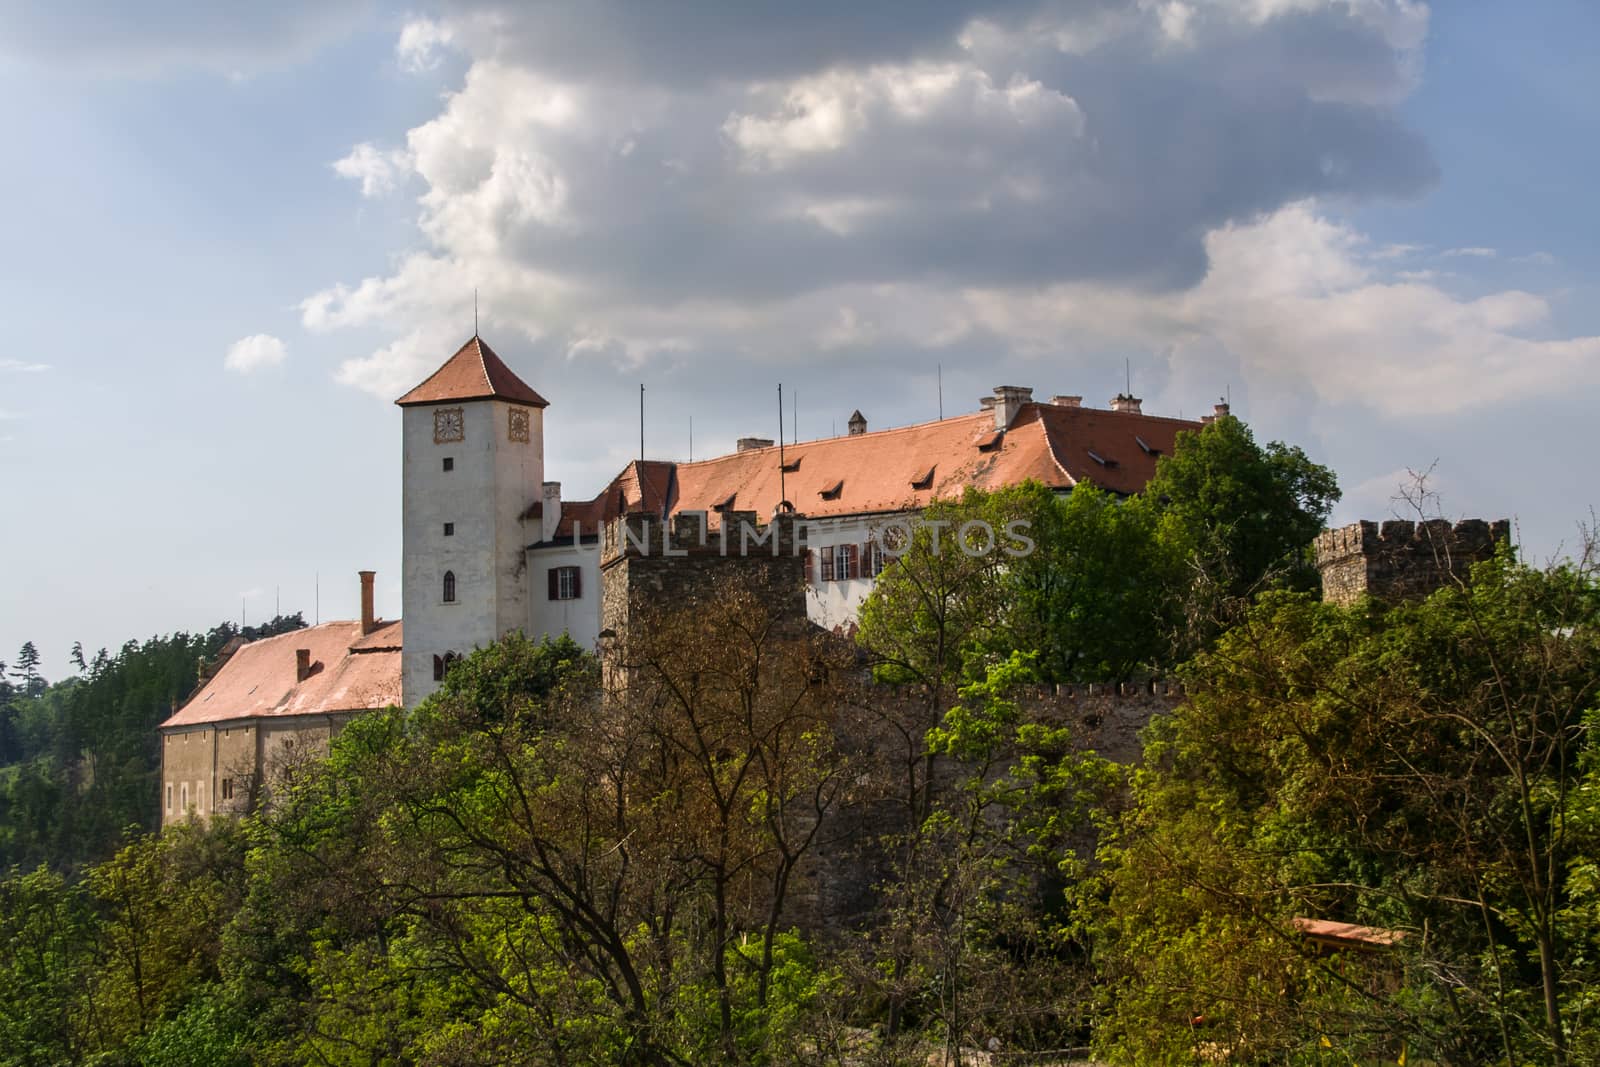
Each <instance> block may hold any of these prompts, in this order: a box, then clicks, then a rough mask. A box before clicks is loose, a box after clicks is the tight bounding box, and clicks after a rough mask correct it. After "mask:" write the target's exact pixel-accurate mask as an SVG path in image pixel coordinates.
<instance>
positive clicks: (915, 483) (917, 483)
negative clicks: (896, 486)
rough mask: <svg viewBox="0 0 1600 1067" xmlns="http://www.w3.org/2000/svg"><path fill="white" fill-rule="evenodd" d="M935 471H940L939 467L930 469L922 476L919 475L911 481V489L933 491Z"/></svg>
mask: <svg viewBox="0 0 1600 1067" xmlns="http://www.w3.org/2000/svg"><path fill="white" fill-rule="evenodd" d="M935 470H938V468H937V467H929V468H928V469H927V470H925V471H923V472H922V473H921V474H918V475H917V476H915V477H914V478H912V479H911V488H913V489H932V488H933V472H934V471H935Z"/></svg>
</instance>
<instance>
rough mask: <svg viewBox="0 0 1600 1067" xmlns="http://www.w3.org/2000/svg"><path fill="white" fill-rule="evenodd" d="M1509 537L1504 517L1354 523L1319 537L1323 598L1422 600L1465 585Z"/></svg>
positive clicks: (1333, 600) (1339, 601)
mask: <svg viewBox="0 0 1600 1067" xmlns="http://www.w3.org/2000/svg"><path fill="white" fill-rule="evenodd" d="M1510 539H1511V523H1509V522H1508V521H1506V520H1505V519H1499V520H1497V521H1495V522H1485V521H1484V520H1483V519H1463V520H1461V521H1460V522H1458V523H1456V524H1455V525H1453V526H1452V525H1451V524H1450V522H1449V521H1447V520H1445V519H1430V520H1429V521H1427V522H1406V521H1403V520H1391V521H1389V522H1385V523H1383V524H1382V525H1381V526H1380V525H1379V524H1378V523H1375V522H1366V521H1362V522H1355V523H1351V524H1350V525H1349V526H1342V527H1340V528H1339V529H1337V530H1324V531H1323V532H1322V533H1320V534H1318V535H1317V539H1316V541H1315V542H1314V545H1313V547H1314V551H1315V553H1316V559H1317V569H1318V570H1319V571H1321V572H1322V598H1323V599H1324V600H1326V601H1328V602H1330V603H1333V604H1353V603H1355V602H1356V601H1358V600H1360V599H1361V597H1362V596H1363V595H1367V596H1372V597H1375V598H1377V599H1379V600H1386V601H1391V602H1393V601H1397V600H1406V599H1409V598H1412V597H1424V596H1427V595H1428V594H1429V593H1431V592H1433V591H1434V590H1435V589H1439V588H1441V587H1442V586H1445V585H1448V584H1450V583H1452V582H1458V581H1466V579H1467V577H1468V575H1469V574H1470V573H1471V570H1472V565H1473V564H1474V563H1478V562H1480V561H1482V560H1486V559H1489V558H1490V557H1491V556H1493V555H1494V552H1495V546H1496V545H1498V544H1499V543H1500V542H1502V541H1509V540H1510Z"/></svg>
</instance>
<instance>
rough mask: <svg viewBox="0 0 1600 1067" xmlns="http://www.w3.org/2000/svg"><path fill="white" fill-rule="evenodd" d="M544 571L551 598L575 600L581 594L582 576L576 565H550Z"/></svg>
mask: <svg viewBox="0 0 1600 1067" xmlns="http://www.w3.org/2000/svg"><path fill="white" fill-rule="evenodd" d="M546 573H547V574H548V575H549V582H550V599H551V600H577V599H578V598H579V597H581V596H582V595H583V577H582V573H581V572H580V571H579V570H578V568H577V567H551V568H550V570H549V571H548V572H546Z"/></svg>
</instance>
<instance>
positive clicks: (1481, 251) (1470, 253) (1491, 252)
mask: <svg viewBox="0 0 1600 1067" xmlns="http://www.w3.org/2000/svg"><path fill="white" fill-rule="evenodd" d="M1499 254H1500V253H1499V252H1498V251H1496V250H1495V249H1493V248H1484V247H1482V246H1481V245H1478V246H1472V247H1468V248H1447V249H1445V250H1444V251H1443V252H1441V253H1440V255H1445V256H1451V257H1462V256H1465V257H1468V258H1471V259H1493V258H1495V257H1496V256H1498V255H1499Z"/></svg>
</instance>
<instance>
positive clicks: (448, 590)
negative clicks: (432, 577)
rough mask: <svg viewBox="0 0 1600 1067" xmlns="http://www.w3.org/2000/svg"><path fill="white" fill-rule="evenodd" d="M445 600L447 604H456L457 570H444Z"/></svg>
mask: <svg viewBox="0 0 1600 1067" xmlns="http://www.w3.org/2000/svg"><path fill="white" fill-rule="evenodd" d="M444 602H445V603H446V604H454V603H455V602H456V572H455V571H445V572H444Z"/></svg>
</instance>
